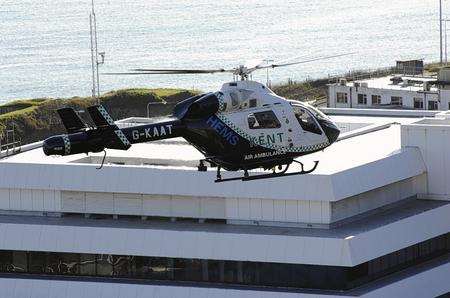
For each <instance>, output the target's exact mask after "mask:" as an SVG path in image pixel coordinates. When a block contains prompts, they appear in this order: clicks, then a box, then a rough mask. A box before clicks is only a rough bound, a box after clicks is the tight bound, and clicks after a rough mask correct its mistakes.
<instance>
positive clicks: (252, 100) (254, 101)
mask: <svg viewBox="0 0 450 298" xmlns="http://www.w3.org/2000/svg"><path fill="white" fill-rule="evenodd" d="M248 105H249V107H250V108H254V107H256V98H252V99H250V100H249V101H248Z"/></svg>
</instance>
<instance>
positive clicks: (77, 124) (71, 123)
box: [58, 108, 86, 133]
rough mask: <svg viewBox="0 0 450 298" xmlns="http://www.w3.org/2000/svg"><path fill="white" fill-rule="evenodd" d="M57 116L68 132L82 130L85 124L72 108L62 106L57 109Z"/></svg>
mask: <svg viewBox="0 0 450 298" xmlns="http://www.w3.org/2000/svg"><path fill="white" fill-rule="evenodd" d="M58 114H59V117H60V118H61V121H62V123H63V125H64V127H65V128H66V130H67V132H68V133H74V132H79V131H82V130H84V129H85V128H86V124H85V123H84V122H83V121H82V120H81V119H80V117H79V116H78V114H77V113H76V112H75V111H74V109H72V108H62V109H59V110H58Z"/></svg>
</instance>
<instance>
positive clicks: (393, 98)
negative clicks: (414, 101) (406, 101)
mask: <svg viewBox="0 0 450 298" xmlns="http://www.w3.org/2000/svg"><path fill="white" fill-rule="evenodd" d="M391 104H392V105H394V106H401V105H402V104H403V98H402V97H400V96H391Z"/></svg>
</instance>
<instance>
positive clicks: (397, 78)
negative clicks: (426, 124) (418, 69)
mask: <svg viewBox="0 0 450 298" xmlns="http://www.w3.org/2000/svg"><path fill="white" fill-rule="evenodd" d="M449 86H450V69H449V68H445V69H443V70H441V71H440V73H439V76H438V78H436V77H424V76H418V75H414V76H412V75H390V76H384V77H374V78H368V79H362V80H354V81H351V82H348V81H347V80H345V79H340V80H339V81H338V82H337V83H334V84H329V85H328V107H330V108H378V109H380V108H384V109H417V110H441V111H446V110H449V109H450V92H449V91H450V89H449Z"/></svg>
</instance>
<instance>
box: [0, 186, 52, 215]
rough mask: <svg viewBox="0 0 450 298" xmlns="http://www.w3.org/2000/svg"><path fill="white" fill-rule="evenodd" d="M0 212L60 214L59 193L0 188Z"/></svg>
mask: <svg viewBox="0 0 450 298" xmlns="http://www.w3.org/2000/svg"><path fill="white" fill-rule="evenodd" d="M0 210H14V211H38V212H60V210H61V192H60V191H58V190H39V189H14V188H0Z"/></svg>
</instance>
